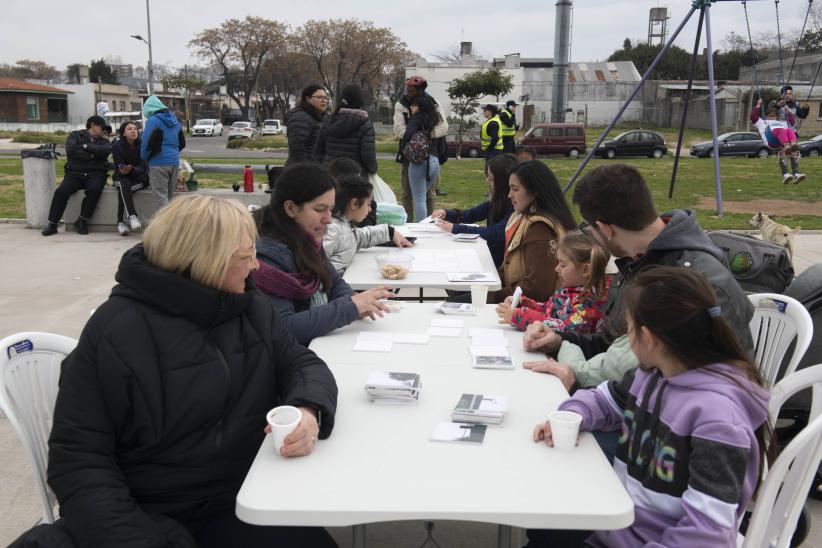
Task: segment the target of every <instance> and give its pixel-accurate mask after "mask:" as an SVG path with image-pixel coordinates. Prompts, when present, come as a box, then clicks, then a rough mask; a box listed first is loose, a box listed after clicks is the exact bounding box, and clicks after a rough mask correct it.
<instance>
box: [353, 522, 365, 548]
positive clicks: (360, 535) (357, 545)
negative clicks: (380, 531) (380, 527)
mask: <svg viewBox="0 0 822 548" xmlns="http://www.w3.org/2000/svg"><path fill="white" fill-rule="evenodd" d="M351 546H352V547H353V548H365V524H364V523H362V524H360V525H355V526H353V527H352V528H351Z"/></svg>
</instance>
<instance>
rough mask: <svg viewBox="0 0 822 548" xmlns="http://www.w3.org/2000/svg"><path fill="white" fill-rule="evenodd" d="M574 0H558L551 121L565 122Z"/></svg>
mask: <svg viewBox="0 0 822 548" xmlns="http://www.w3.org/2000/svg"><path fill="white" fill-rule="evenodd" d="M572 4H573V2H572V0H557V4H556V6H557V13H556V25H555V31H554V82H553V87H552V89H551V121H552V122H564V121H565V109H566V108H567V106H568V68H569V66H570V56H571V10H572V9H573V8H572Z"/></svg>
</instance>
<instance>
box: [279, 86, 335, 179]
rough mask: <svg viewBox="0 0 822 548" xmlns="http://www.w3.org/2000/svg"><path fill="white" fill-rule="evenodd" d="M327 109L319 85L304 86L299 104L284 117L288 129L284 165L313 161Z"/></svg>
mask: <svg viewBox="0 0 822 548" xmlns="http://www.w3.org/2000/svg"><path fill="white" fill-rule="evenodd" d="M327 107H328V93H327V92H326V91H325V88H324V87H322V86H321V85H320V84H311V85H309V86H306V87H305V89H303V91H302V93H300V102H299V104H298V105H297V106H296V107H294V108H293V109H291V110H290V111H289V112H288V114H286V115H285V125H286V127H287V128H288V132H287V136H288V160H286V161H285V165H287V166H288V165H291V164H296V163H298V162H310V161H312V160H313V159H314V145H315V143H316V142H317V134H318V133H319V132H320V124H321V123H322V120H323V115H324V114H325V110H326V108H327Z"/></svg>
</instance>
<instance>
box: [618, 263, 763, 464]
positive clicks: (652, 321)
mask: <svg viewBox="0 0 822 548" xmlns="http://www.w3.org/2000/svg"><path fill="white" fill-rule="evenodd" d="M623 302H624V303H625V308H624V310H625V317H626V319H628V318H630V320H631V327H632V329H633V330H634V335H635V336H636V337H640V336H641V331H640V329H641V328H642V327H645V328H647V329H648V330H649V331H650V332H651V333H653V334H654V336H655V337H657V338H658V339H659V341H660V342H661V343H662V345H663V346H664V347H665V349H666V351H667V352H668V353H670V354H671V356H673V357H674V358H675V359H676V360H677V361H679V362H680V363H682V364H683V365H684V366H685V367H687V368H688V369H699V368H702V367H706V366H710V365H711V364H716V363H724V364H727V365H730V366H733V367H736V368H738V369H739V370H740V372H741V373H742V374H744V375H745V377H747V378H748V379H749V380H750V381H752V382H753V383H755V384H757V385H759V386H761V387H763V388H767V387H766V386H765V380H764V379H763V378H762V374H761V373H760V371H759V368H757V366H756V364H755V363H754V362H753V360H752V359H751V357H750V355H749V354H748V352H747V351H746V350H745V349H744V348H743V346H742V343H740V341H739V339H738V338H737V336H736V334H735V333H734V331H733V329H732V328H731V326H730V325H729V324H728V322H727V321H726V320H725V318H723V317H722V316H721V315H720V313H721V310H720V309H719V306H718V302H717V298H716V294H715V293H714V290H713V288H712V287H711V285H710V284H709V283H708V281H707V280H706V279H705V278H704V277H703V276H702V275H701V274H699V273H697V272H694V271H693V270H692V269H690V268H685V267H679V266H650V267H647V268H645V269H643V270H642V271H641V272H640V273H639V274H638V275H637V276H636V278H635V279H634V282H633V283H632V284H631V285H630V286H629V287H628V288H627V289H626V290H625V297H624V301H623ZM706 370H707V371H711V372H712V373H715V374H717V375H720V376H723V377H726V378H728V379H730V380H732V381H733V382H735V383H736V384H737V385H738V386H740V387H741V388H745V386H744V385H743V384H742V383H740V382H739V380H738V379H736V378H734V377H733V376H730V375H727V374H723V373H722V372H719V371H717V370H715V369H711V368H708V369H706ZM766 411H767V409H766ZM756 435H757V440H758V441H759V450H760V460H759V466H760V476H761V472H762V467H763V466H764V463H765V459H764V458H763V457H768V460H769V461H770V460H771V458H772V457H773V456H774V455H773V454H771V453H772V450H774V449H775V448H776V444H775V443H771V442H773V433H772V431H771V427H770V423H769V422H768V421H767V420H766V421H765V423H764V424H763V425H762V426H761V427H760V428H759V429H757V431H756ZM769 450H771V451H770V452H769Z"/></svg>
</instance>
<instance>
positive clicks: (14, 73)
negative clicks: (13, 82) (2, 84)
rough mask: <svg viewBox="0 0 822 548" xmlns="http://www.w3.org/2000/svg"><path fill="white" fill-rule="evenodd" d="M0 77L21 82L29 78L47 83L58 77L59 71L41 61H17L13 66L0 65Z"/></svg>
mask: <svg viewBox="0 0 822 548" xmlns="http://www.w3.org/2000/svg"><path fill="white" fill-rule="evenodd" d="M0 76H9V77H12V78H20V79H23V80H25V79H27V78H30V79H32V80H46V81H47V82H51V81H52V80H56V79H57V77H58V76H60V71H59V70H57V69H56V68H55V67H53V66H51V65H49V64H47V63H45V62H43V61H35V60H33V59H21V60H19V61H17V62H16V63H15V64H14V66H11V65H6V64H3V65H0Z"/></svg>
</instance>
